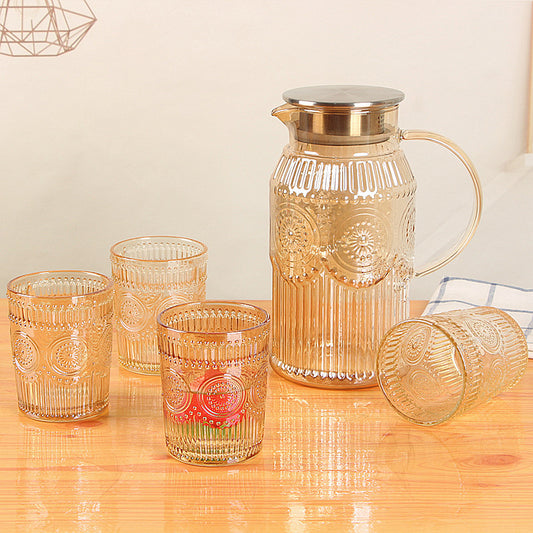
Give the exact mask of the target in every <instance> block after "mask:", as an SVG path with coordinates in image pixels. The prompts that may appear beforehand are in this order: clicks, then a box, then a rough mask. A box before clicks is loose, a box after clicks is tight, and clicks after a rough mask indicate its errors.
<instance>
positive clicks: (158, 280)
mask: <svg viewBox="0 0 533 533" xmlns="http://www.w3.org/2000/svg"><path fill="white" fill-rule="evenodd" d="M111 266H112V272H113V280H114V282H115V314H116V332H117V344H118V357H119V361H120V363H121V364H122V366H124V367H125V368H127V369H128V370H131V371H133V372H138V373H140V374H158V373H159V354H158V352H157V338H156V318H157V315H158V314H159V313H160V312H161V311H163V310H164V309H167V308H169V307H172V306H173V305H177V304H181V303H186V302H191V301H197V300H204V299H205V284H206V279H207V247H206V246H205V245H204V244H202V243H201V242H198V241H194V240H192V239H187V238H184V237H138V238H134V239H128V240H125V241H121V242H119V243H117V244H115V245H114V246H113V247H112V248H111Z"/></svg>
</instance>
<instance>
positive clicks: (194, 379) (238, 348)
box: [158, 302, 270, 464]
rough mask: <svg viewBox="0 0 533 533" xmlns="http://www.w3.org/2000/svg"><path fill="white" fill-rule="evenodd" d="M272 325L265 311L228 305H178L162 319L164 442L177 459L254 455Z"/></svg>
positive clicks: (228, 459) (211, 460) (221, 460)
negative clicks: (270, 325)
mask: <svg viewBox="0 0 533 533" xmlns="http://www.w3.org/2000/svg"><path fill="white" fill-rule="evenodd" d="M269 322H270V319H269V316H268V313H267V312H266V311H264V310H263V309H260V308H258V307H254V306H251V305H246V304H239V303H232V302H200V303H191V304H183V305H178V306H175V307H172V308H170V309H168V310H166V311H164V312H163V313H162V314H161V317H160V321H159V323H158V342H159V352H160V355H161V382H162V388H163V414H164V420H165V435H166V442H167V448H168V450H169V452H170V454H171V455H173V456H174V457H175V458H176V459H179V460H180V461H184V462H188V463H197V464H231V463H236V462H239V461H243V460H245V459H247V458H249V457H252V456H253V455H255V454H256V453H258V452H259V450H260V448H261V442H262V440H263V433H264V417H265V400H266V387H267V368H266V367H267V358H268V340H269Z"/></svg>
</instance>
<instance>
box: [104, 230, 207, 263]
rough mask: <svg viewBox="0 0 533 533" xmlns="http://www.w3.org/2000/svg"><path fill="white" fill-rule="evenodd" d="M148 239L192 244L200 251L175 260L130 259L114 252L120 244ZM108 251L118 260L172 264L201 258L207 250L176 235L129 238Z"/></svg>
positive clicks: (192, 241) (194, 240)
mask: <svg viewBox="0 0 533 533" xmlns="http://www.w3.org/2000/svg"><path fill="white" fill-rule="evenodd" d="M150 239H174V240H176V241H182V242H188V243H194V244H198V245H200V247H201V248H202V250H201V251H200V252H198V253H197V254H194V255H189V256H187V257H180V258H177V259H140V258H136V257H130V256H129V255H124V254H120V253H118V252H117V251H116V248H117V247H118V246H120V245H121V244H125V243H132V242H134V241H143V240H150ZM109 251H110V253H111V255H112V256H114V257H118V258H120V259H124V260H126V261H139V262H142V263H174V262H176V263H179V262H181V261H189V260H190V259H195V258H197V257H201V256H202V255H205V254H207V251H208V249H207V245H206V244H204V243H203V242H201V241H198V240H196V239H191V238H190V237H179V236H177V235H143V236H140V237H130V238H129V239H123V240H121V241H118V242H116V243H115V244H113V245H112V246H111V248H110V250H109Z"/></svg>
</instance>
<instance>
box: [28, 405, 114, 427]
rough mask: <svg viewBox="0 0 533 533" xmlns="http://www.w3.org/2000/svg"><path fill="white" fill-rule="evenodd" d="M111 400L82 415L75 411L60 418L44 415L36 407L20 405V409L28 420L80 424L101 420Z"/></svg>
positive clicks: (93, 407)
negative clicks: (85, 421) (84, 421)
mask: <svg viewBox="0 0 533 533" xmlns="http://www.w3.org/2000/svg"><path fill="white" fill-rule="evenodd" d="M108 405H109V400H106V401H105V402H102V403H99V404H96V405H94V406H92V408H91V410H90V411H85V412H82V413H79V412H76V411H73V412H71V413H64V414H62V415H60V416H49V415H43V414H42V413H39V412H38V409H35V406H27V405H24V404H20V403H19V409H20V411H21V413H23V414H24V415H25V416H27V417H28V418H31V419H32V420H38V421H39V422H79V421H81V420H90V419H92V418H99V417H101V416H103V415H104V414H106V413H107V411H108Z"/></svg>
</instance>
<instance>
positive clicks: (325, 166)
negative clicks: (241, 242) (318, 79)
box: [270, 85, 482, 388]
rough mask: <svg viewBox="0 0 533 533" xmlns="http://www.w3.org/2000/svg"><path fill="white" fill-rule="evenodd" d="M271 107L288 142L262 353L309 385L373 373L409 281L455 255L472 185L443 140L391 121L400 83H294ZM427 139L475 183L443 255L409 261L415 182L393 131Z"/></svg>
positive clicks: (278, 186)
mask: <svg viewBox="0 0 533 533" xmlns="http://www.w3.org/2000/svg"><path fill="white" fill-rule="evenodd" d="M283 98H284V100H285V102H286V104H284V105H282V106H280V107H278V108H276V109H274V111H273V112H272V114H273V115H274V116H276V117H278V118H279V119H280V120H281V121H282V122H283V123H284V124H285V125H286V126H288V128H289V133H290V142H289V144H288V145H287V146H286V147H285V149H284V150H283V154H282V156H281V159H280V160H279V163H278V165H277V167H276V169H275V171H274V174H273V176H272V180H271V189H270V209H271V237H270V257H271V261H272V267H273V289H272V300H273V301H272V304H273V306H272V355H271V363H272V366H273V368H274V370H275V371H276V372H278V373H279V374H281V375H282V376H284V377H286V378H288V379H290V380H293V381H296V382H299V383H303V384H306V385H311V386H315V387H325V388H357V387H367V386H371V385H374V384H375V383H376V354H377V350H378V347H379V343H380V341H381V339H382V337H383V336H384V334H385V333H386V332H387V330H388V329H389V328H390V327H391V326H393V325H394V324H396V323H397V322H400V321H401V320H404V319H405V318H407V316H408V289H409V282H410V280H411V279H412V278H413V277H414V276H421V275H423V274H428V273H430V272H433V271H435V270H437V269H438V268H440V267H442V266H444V265H445V264H447V263H449V262H450V261H451V260H452V259H454V258H455V257H456V256H457V255H458V254H459V253H460V252H461V250H462V249H463V248H464V247H465V246H466V244H467V243H468V242H469V241H470V239H471V238H472V235H473V234H474V232H475V230H476V228H477V226H478V224H479V219H480V215H481V203H482V196H481V185H480V182H479V178H478V176H477V173H476V170H475V168H474V166H473V165H472V163H471V161H470V159H469V158H468V156H467V155H466V154H465V153H464V152H463V151H462V150H461V149H460V148H459V147H458V146H457V145H455V144H454V143H452V142H451V141H449V140H448V139H446V138H444V137H442V136H441V135H437V134H434V133H430V132H427V131H421V130H400V129H398V125H397V118H398V104H399V103H400V102H401V101H402V100H403V98H404V94H403V93H402V92H400V91H397V90H395V89H388V88H385V87H368V86H351V85H348V86H339V85H337V86H319V87H302V88H298V89H292V90H290V91H287V92H285V93H284V94H283ZM411 139H422V140H428V141H432V142H435V143H437V144H440V145H441V146H443V147H445V148H447V149H448V150H450V151H451V152H452V153H453V154H455V155H456V156H457V157H458V158H459V159H460V160H461V162H462V163H463V164H464V166H465V167H466V169H467V171H468V174H469V175H470V178H471V179H472V183H473V185H474V191H475V195H474V205H473V211H472V216H471V218H470V221H469V223H468V226H467V228H466V230H465V232H464V233H463V235H462V237H461V238H460V239H459V240H458V241H457V242H456V243H455V245H453V247H452V249H451V250H450V251H449V252H448V254H447V255H446V257H444V258H442V259H440V260H438V261H435V262H434V263H431V264H429V265H426V266H425V267H423V268H422V269H420V270H419V271H417V272H415V270H414V266H413V255H414V242H415V241H414V234H415V191H416V182H415V179H414V177H413V174H412V172H411V169H410V168H409V164H408V162H407V160H406V158H405V155H404V153H403V151H402V150H401V148H400V141H402V140H411Z"/></svg>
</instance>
